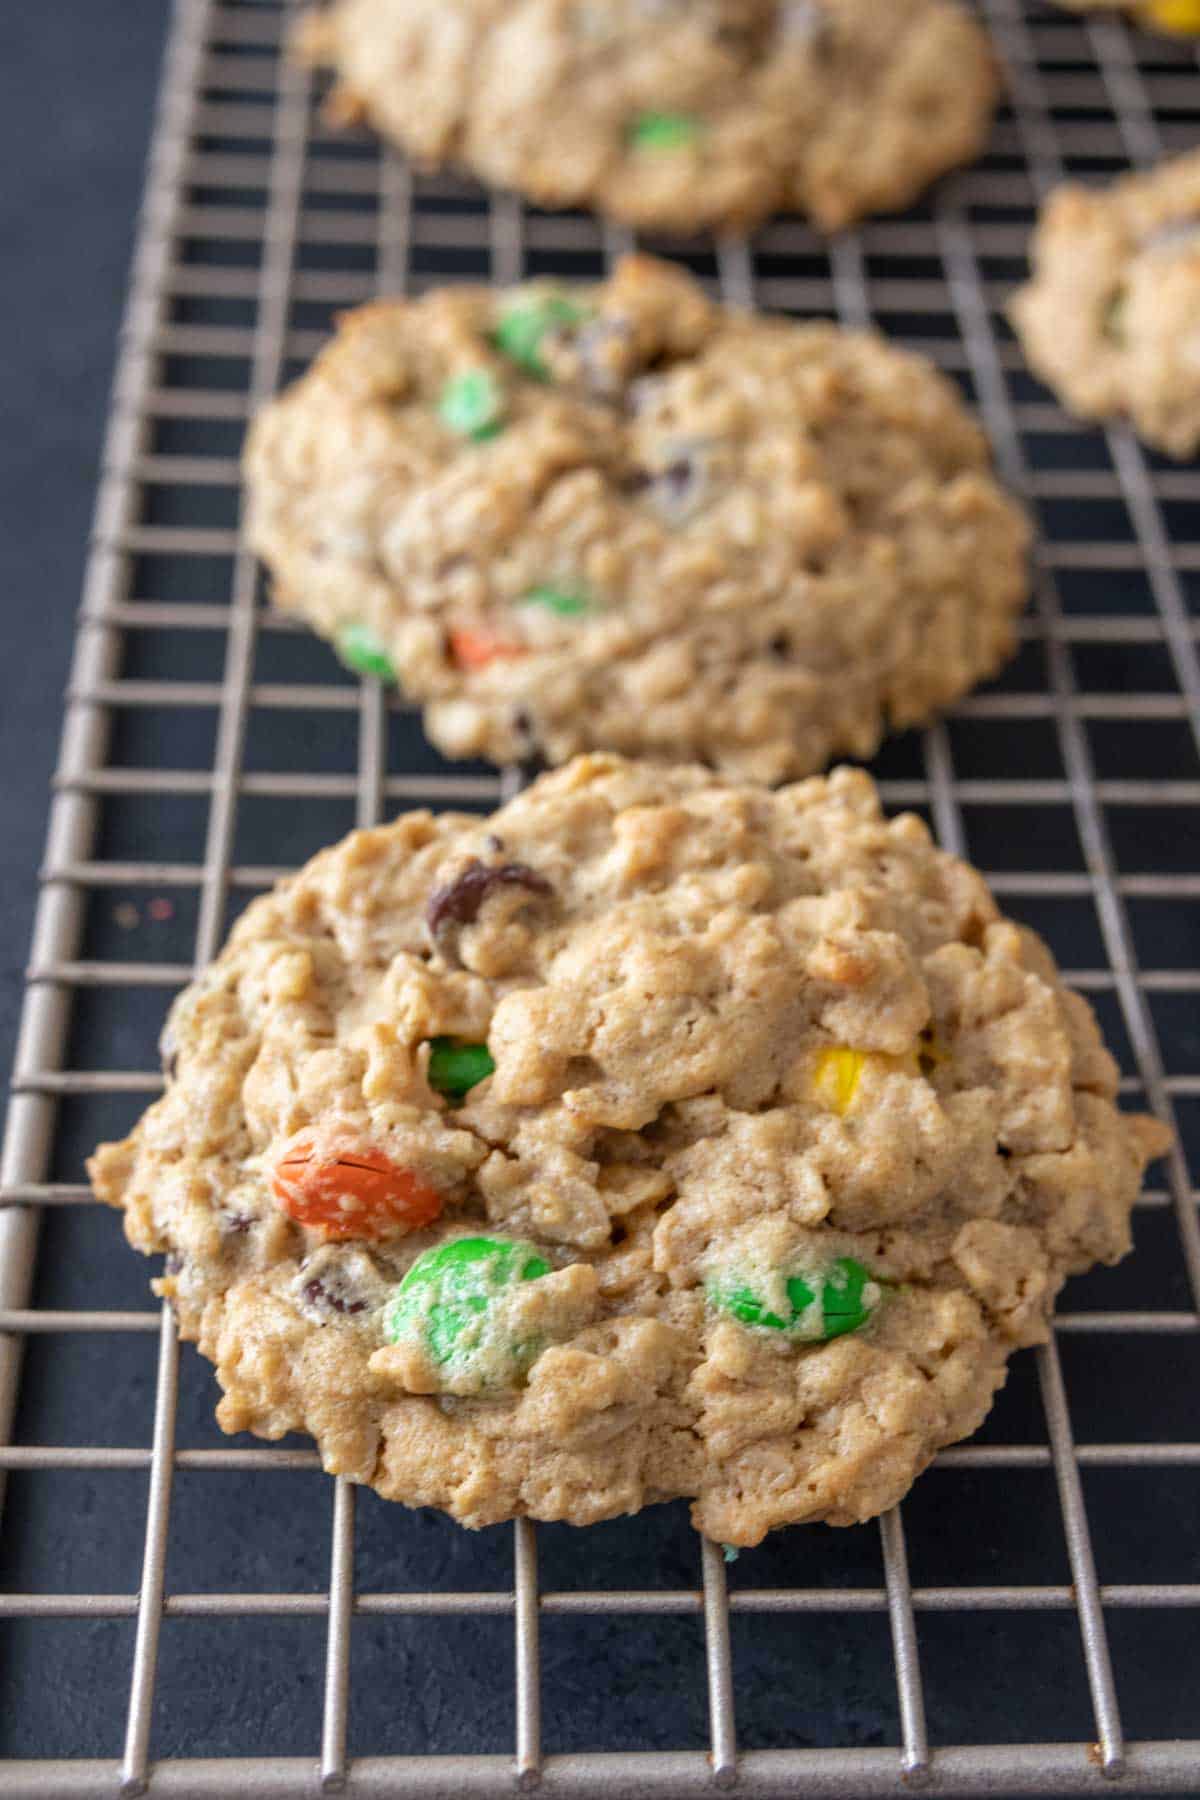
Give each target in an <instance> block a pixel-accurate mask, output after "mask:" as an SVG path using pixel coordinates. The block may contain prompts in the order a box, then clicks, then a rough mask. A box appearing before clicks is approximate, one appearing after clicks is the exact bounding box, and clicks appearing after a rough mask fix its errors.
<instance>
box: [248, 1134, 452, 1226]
mask: <svg viewBox="0 0 1200 1800" xmlns="http://www.w3.org/2000/svg"><path fill="white" fill-rule="evenodd" d="M271 1191H272V1193H273V1194H274V1196H275V1199H276V1200H277V1202H278V1203H279V1206H280V1207H281V1209H282V1210H283V1211H284V1212H285V1213H286V1214H287V1215H288V1217H289V1218H290V1219H294V1220H295V1221H296V1223H297V1225H306V1226H307V1227H308V1229H309V1230H310V1231H318V1232H320V1234H321V1236H322V1237H325V1238H381V1237H386V1236H390V1235H391V1234H393V1233H395V1232H401V1231H417V1230H419V1229H420V1227H421V1226H422V1225H428V1224H430V1223H431V1222H432V1221H433V1220H434V1219H436V1218H437V1216H438V1214H439V1213H440V1212H441V1210H442V1196H441V1195H440V1194H439V1193H438V1191H437V1189H436V1188H434V1187H432V1186H431V1185H430V1183H429V1182H427V1181H425V1180H423V1179H422V1177H421V1176H420V1175H417V1174H414V1172H413V1170H412V1169H405V1168H401V1167H400V1166H399V1165H397V1164H396V1163H394V1162H392V1161H390V1160H389V1158H388V1157H386V1156H385V1155H384V1154H383V1152H382V1151H381V1150H376V1149H375V1148H374V1147H373V1146H372V1145H365V1146H364V1145H352V1144H345V1145H342V1144H334V1145H332V1146H331V1147H329V1148H327V1149H325V1148H323V1149H318V1148H317V1147H316V1146H315V1144H314V1142H313V1139H312V1138H311V1137H310V1136H308V1135H307V1134H302V1135H301V1136H300V1137H298V1138H294V1139H293V1140H292V1142H291V1143H290V1144H289V1145H288V1147H287V1148H286V1149H285V1151H284V1153H283V1155H282V1156H281V1157H280V1159H279V1161H278V1162H277V1163H276V1165H275V1168H274V1170H273V1171H272V1175H271Z"/></svg>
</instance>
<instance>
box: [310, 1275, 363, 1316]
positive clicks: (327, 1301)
mask: <svg viewBox="0 0 1200 1800" xmlns="http://www.w3.org/2000/svg"><path fill="white" fill-rule="evenodd" d="M300 1291H301V1293H302V1294H303V1296H304V1298H305V1300H307V1301H308V1304H309V1305H310V1306H327V1307H328V1308H329V1310H330V1311H331V1312H335V1313H343V1314H348V1313H360V1312H366V1310H367V1303H366V1301H365V1300H349V1299H347V1298H346V1296H345V1294H339V1293H338V1292H337V1291H336V1290H335V1289H334V1288H329V1287H326V1285H325V1283H324V1282H323V1281H322V1280H321V1278H320V1276H319V1275H314V1276H313V1277H312V1280H311V1281H306V1282H305V1284H304V1286H303V1288H302V1289H301V1290H300Z"/></svg>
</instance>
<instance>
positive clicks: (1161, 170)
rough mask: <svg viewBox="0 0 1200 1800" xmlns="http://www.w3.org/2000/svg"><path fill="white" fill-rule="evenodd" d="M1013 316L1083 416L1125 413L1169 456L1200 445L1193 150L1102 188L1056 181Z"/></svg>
mask: <svg viewBox="0 0 1200 1800" xmlns="http://www.w3.org/2000/svg"><path fill="white" fill-rule="evenodd" d="M1031 263H1032V267H1033V279H1032V280H1031V281H1029V282H1028V283H1027V284H1026V285H1025V286H1024V287H1022V288H1020V289H1018V291H1017V293H1016V295H1015V296H1014V298H1013V302H1012V307H1011V314H1012V322H1013V325H1014V326H1015V328H1016V330H1017V332H1018V334H1019V335H1020V338H1021V344H1022V347H1023V349H1024V351H1025V354H1026V356H1027V357H1028V359H1029V364H1030V367H1031V368H1032V369H1033V371H1034V373H1035V374H1036V375H1038V376H1040V377H1041V379H1042V380H1043V381H1046V382H1048V383H1049V385H1050V386H1051V387H1052V388H1054V390H1055V391H1056V393H1058V394H1059V395H1060V396H1061V398H1062V400H1063V402H1064V404H1065V405H1067V406H1069V407H1070V408H1071V410H1072V411H1073V412H1076V413H1079V414H1081V415H1082V417H1084V418H1086V419H1107V418H1114V417H1118V416H1121V415H1126V416H1128V418H1129V419H1130V420H1131V422H1132V424H1133V426H1134V428H1135V430H1136V431H1137V432H1138V433H1139V435H1140V436H1141V437H1143V438H1145V440H1146V442H1147V443H1149V444H1153V445H1155V446H1156V447H1157V448H1158V449H1160V450H1165V451H1166V452H1167V454H1168V455H1169V456H1178V457H1187V456H1193V455H1194V454H1195V452H1196V450H1197V448H1198V447H1200V150H1193V151H1190V152H1189V153H1188V154H1187V155H1186V156H1179V157H1175V158H1173V159H1172V160H1171V161H1169V162H1163V163H1160V164H1159V165H1158V167H1157V168H1156V169H1153V170H1152V171H1151V172H1150V173H1149V174H1146V175H1126V176H1122V177H1121V179H1120V180H1118V181H1115V182H1113V184H1112V186H1111V187H1109V188H1106V189H1096V188H1085V187H1079V186H1077V185H1076V184H1075V183H1073V182H1071V183H1067V184H1066V185H1064V186H1062V187H1059V188H1056V189H1055V190H1054V192H1053V193H1052V194H1051V195H1050V197H1049V199H1048V200H1047V202H1046V204H1045V207H1044V208H1043V211H1042V216H1041V219H1040V221H1039V224H1038V227H1037V230H1036V232H1035V233H1034V238H1033V245H1032V255H1031Z"/></svg>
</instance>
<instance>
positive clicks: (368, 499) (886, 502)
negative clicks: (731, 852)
mask: <svg viewBox="0 0 1200 1800" xmlns="http://www.w3.org/2000/svg"><path fill="white" fill-rule="evenodd" d="M246 479H247V491H248V500H247V510H246V521H247V531H248V535H249V538H250V541H251V543H252V544H253V546H254V548H255V549H256V550H257V551H258V552H259V554H260V555H261V556H262V557H263V559H264V560H265V562H266V563H267V564H268V565H269V567H270V568H271V569H272V571H273V572H274V575H275V587H276V600H277V603H278V604H279V605H280V606H283V607H287V608H290V609H292V610H295V611H297V612H300V613H301V614H303V616H304V617H305V618H306V619H307V620H308V621H309V622H310V623H311V624H312V625H313V626H315V628H316V629H317V630H318V631H320V632H321V633H322V634H323V635H325V636H326V637H329V638H332V639H333V640H334V642H335V644H336V645H337V647H338V648H339V650H340V651H341V653H342V655H343V657H344V658H345V659H346V660H347V661H349V662H351V663H352V664H354V665H355V666H357V667H359V668H362V669H365V670H367V671H369V672H371V673H375V674H380V675H385V676H390V675H394V676H395V678H396V679H397V680H398V681H399V682H400V683H401V684H402V686H403V687H404V689H405V691H406V692H407V693H408V694H409V695H411V696H412V697H413V698H414V699H416V700H418V701H421V702H423V703H424V705H425V723H426V729H427V731H428V733H429V735H430V737H431V738H432V739H433V741H434V743H436V744H437V745H438V747H439V748H440V749H441V750H443V751H444V752H445V753H446V754H447V755H449V756H455V757H461V756H472V755H482V756H486V757H490V758H491V759H492V760H493V761H495V762H500V763H503V762H510V761H513V760H515V759H522V758H527V757H529V756H531V755H533V754H534V753H535V752H540V753H541V754H542V755H543V756H544V757H545V758H546V759H547V760H548V761H550V762H563V761H565V760H566V759H567V758H568V757H569V756H572V755H574V754H575V753H577V752H579V751H584V750H592V749H609V750H618V751H621V752H624V753H627V754H642V753H645V754H651V755H657V756H661V757H663V758H664V759H670V758H679V759H696V760H701V761H705V762H710V763H713V764H716V765H719V766H720V767H722V768H725V769H728V770H733V771H737V772H739V773H741V774H746V775H750V776H753V777H754V778H756V779H763V780H778V779H781V778H783V777H786V776H790V775H802V774H808V773H809V772H810V771H812V770H814V769H818V768H820V767H822V766H823V765H824V764H825V763H827V762H828V761H829V759H830V758H831V757H832V756H834V755H836V754H838V753H842V754H850V755H854V756H869V755H870V754H871V753H872V752H873V751H874V750H875V748H876V746H877V745H878V743H879V739H880V736H881V734H882V731H883V728H884V725H885V722H890V723H891V724H892V725H894V726H906V725H912V724H915V723H917V722H919V721H921V720H924V719H926V718H928V716H929V715H930V714H931V713H932V712H933V711H934V710H935V709H937V708H939V707H943V706H945V705H947V704H949V703H950V702H951V701H953V700H954V699H956V698H957V697H958V696H959V695H961V694H962V693H964V692H965V691H966V690H967V689H968V688H969V687H971V685H972V684H973V683H974V682H976V681H979V680H980V679H982V678H983V677H985V676H988V675H990V674H992V673H993V672H994V671H995V670H996V669H997V668H998V667H999V665H1000V664H1001V663H1002V662H1003V661H1004V660H1005V658H1006V657H1007V656H1008V655H1009V654H1010V653H1011V651H1012V649H1013V648H1014V644H1015V621H1016V614H1017V612H1018V610H1019V608H1020V607H1021V605H1022V604H1023V602H1024V599H1025V595H1026V589H1027V572H1026V542H1027V529H1026V524H1025V520H1024V518H1023V516H1022V515H1021V513H1020V512H1019V511H1018V509H1017V508H1016V506H1015V505H1014V504H1013V503H1012V502H1011V501H1010V500H1009V499H1008V498H1006V496H1005V495H1004V494H1002V493H1001V492H1000V490H999V489H998V488H997V486H996V484H995V482H994V480H993V479H992V476H991V473H990V464H989V459H988V453H987V447H986V444H985V441H984V439H983V437H982V435H981V433H980V432H979V430H978V428H977V427H976V426H975V424H974V423H973V422H972V421H971V419H970V418H969V417H968V415H967V413H966V411H965V409H964V407H963V405H962V403H961V401H960V399H959V397H958V394H957V391H956V389H955V388H954V387H953V385H952V384H951V383H950V382H949V381H948V380H946V379H945V378H944V377H943V376H941V375H940V374H939V373H938V372H937V371H936V370H934V369H933V368H932V367H931V366H930V365H929V364H928V363H927V362H925V361H924V360H923V359H922V358H920V357H917V356H913V355H909V354H907V353H905V352H902V351H899V350H896V349H893V348H891V347H890V346H889V345H887V344H885V343H884V342H883V341H882V340H881V339H880V338H879V337H877V336H876V335H874V334H873V333H867V332H849V331H843V330H840V329H838V328H837V327H836V326H834V325H830V324H824V323H821V324H806V325H800V324H796V323H794V322H790V321H788V320H784V319H768V318H763V317H761V316H757V315H753V314H746V313H739V312H735V311H730V310H726V309H724V308H721V307H719V306H716V305H714V304H712V303H711V302H710V301H709V300H708V299H707V298H706V297H705V295H704V293H703V292H702V290H701V288H700V287H699V286H698V285H697V284H696V283H695V282H694V281H692V279H691V278H690V277H689V276H687V275H685V274H684V273H683V272H682V271H680V270H678V269H675V268H673V267H672V266H671V265H669V264H666V263H660V262H655V261H653V260H651V259H649V258H645V257H630V258H627V259H625V260H624V261H623V262H622V263H621V264H620V265H619V267H618V269H617V271H616V273H615V274H614V275H613V276H612V278H611V279H610V280H608V281H607V282H605V283H604V284H603V285H600V286H596V287H591V288H583V287H571V286H564V285H563V284H561V283H558V282H551V281H535V282H531V283H529V284H527V285H525V286H523V287H519V288H514V289H510V290H509V291H507V292H500V293H496V292H494V291H492V290H490V289H487V288H473V287H463V288H449V289H441V290H438V291H436V292H433V293H430V294H427V295H425V296H424V297H423V298H422V299H420V300H416V301H388V302H383V303H378V304H375V305H372V306H368V307H365V308H363V309H361V310H359V311H358V312H355V313H352V314H350V315H349V316H348V317H347V318H346V319H344V320H343V322H342V327H341V330H340V332H339V334H338V336H337V338H336V340H335V341H334V342H333V343H332V344H331V345H330V346H329V347H328V348H327V349H326V350H325V351H324V352H323V353H322V354H321V355H320V356H319V357H318V358H317V361H316V363H315V364H314V366H313V368H312V369H311V370H310V371H309V373H308V374H307V375H305V376H304V377H303V378H302V379H301V380H300V381H299V382H297V383H296V385H295V386H294V387H292V388H291V389H290V390H289V391H288V392H287V393H285V394H284V395H283V396H282V397H281V398H279V399H276V400H274V401H273V402H272V403H271V404H270V405H269V406H268V407H267V408H266V410H265V411H264V412H263V413H262V414H261V415H260V417H259V418H258V420H257V421H256V423H255V424H254V426H253V428H252V431H251V434H250V438H249V444H248V448H247V454H246Z"/></svg>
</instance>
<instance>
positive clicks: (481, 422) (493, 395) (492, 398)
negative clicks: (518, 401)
mask: <svg viewBox="0 0 1200 1800" xmlns="http://www.w3.org/2000/svg"><path fill="white" fill-rule="evenodd" d="M438 417H439V418H440V419H441V421H442V424H443V425H446V426H448V427H449V428H450V430H451V431H453V432H455V433H456V434H457V436H459V437H465V438H471V439H472V440H473V441H474V442H475V443H477V444H479V443H482V442H483V441H484V440H485V439H486V438H491V437H495V435H496V433H497V432H498V431H501V430H503V428H504V390H503V388H502V387H501V386H500V383H499V382H498V381H497V380H496V377H495V376H494V375H493V374H492V371H491V370H490V369H463V370H462V371H461V372H460V373H459V374H457V375H452V376H451V377H450V379H449V381H448V382H447V383H446V385H445V387H444V388H443V389H442V392H441V396H440V398H439V400H438Z"/></svg>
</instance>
